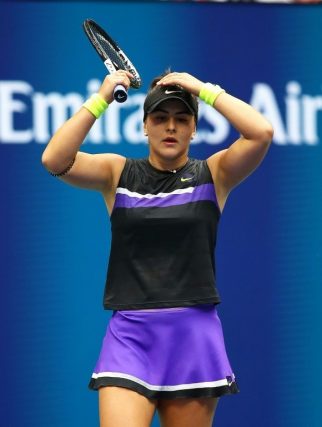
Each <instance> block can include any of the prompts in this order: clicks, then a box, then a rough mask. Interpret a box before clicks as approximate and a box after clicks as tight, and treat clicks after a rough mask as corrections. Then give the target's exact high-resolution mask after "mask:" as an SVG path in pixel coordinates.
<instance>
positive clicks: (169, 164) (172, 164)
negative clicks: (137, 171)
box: [148, 154, 188, 173]
mask: <svg viewBox="0 0 322 427" xmlns="http://www.w3.org/2000/svg"><path fill="white" fill-rule="evenodd" d="M148 159H149V162H150V164H151V165H152V166H153V167H154V168H155V169H159V170H161V171H169V172H173V173H176V172H177V170H179V169H181V168H182V167H183V166H185V165H186V163H187V162H188V156H184V157H182V158H180V159H175V160H160V159H155V158H153V156H151V154H150V155H149V157H148Z"/></svg>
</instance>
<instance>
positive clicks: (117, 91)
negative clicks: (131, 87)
mask: <svg viewBox="0 0 322 427" xmlns="http://www.w3.org/2000/svg"><path fill="white" fill-rule="evenodd" d="M114 99H115V101H117V102H125V101H126V100H127V91H126V89H125V87H124V86H122V85H117V86H115V88H114Z"/></svg>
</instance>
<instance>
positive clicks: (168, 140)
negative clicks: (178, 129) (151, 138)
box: [162, 136, 178, 144]
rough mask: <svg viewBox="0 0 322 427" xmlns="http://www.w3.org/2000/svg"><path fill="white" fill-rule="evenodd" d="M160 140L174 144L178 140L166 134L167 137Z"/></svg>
mask: <svg viewBox="0 0 322 427" xmlns="http://www.w3.org/2000/svg"><path fill="white" fill-rule="evenodd" d="M162 141H163V142H165V143H166V144H176V143H178V141H177V140H176V138H172V137H171V136H168V137H167V138H164V139H163V140H162Z"/></svg>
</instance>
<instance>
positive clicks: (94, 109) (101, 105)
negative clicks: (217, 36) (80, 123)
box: [83, 93, 108, 119]
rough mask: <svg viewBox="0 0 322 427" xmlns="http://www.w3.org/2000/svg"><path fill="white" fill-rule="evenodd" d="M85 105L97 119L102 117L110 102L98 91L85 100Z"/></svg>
mask: <svg viewBox="0 0 322 427" xmlns="http://www.w3.org/2000/svg"><path fill="white" fill-rule="evenodd" d="M83 107H85V108H86V110H88V111H90V112H91V113H92V114H93V115H94V116H95V117H96V118H97V119H99V118H100V117H101V115H102V114H103V113H104V111H106V110H107V108H108V103H107V102H106V101H105V99H103V98H102V97H101V95H100V94H98V93H93V95H92V96H91V97H90V98H89V99H88V100H87V101H85V102H84V104H83Z"/></svg>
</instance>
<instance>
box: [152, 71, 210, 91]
mask: <svg viewBox="0 0 322 427" xmlns="http://www.w3.org/2000/svg"><path fill="white" fill-rule="evenodd" d="M203 84H204V83H203V82H202V81H201V80H198V79H196V77H193V76H192V75H191V74H188V73H170V74H167V75H166V76H164V77H163V78H162V79H161V80H160V81H159V82H158V83H157V85H159V86H171V85H179V86H181V87H182V88H183V89H185V90H186V91H188V92H190V93H192V94H193V95H195V96H199V93H200V89H201V87H202V85H203Z"/></svg>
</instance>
